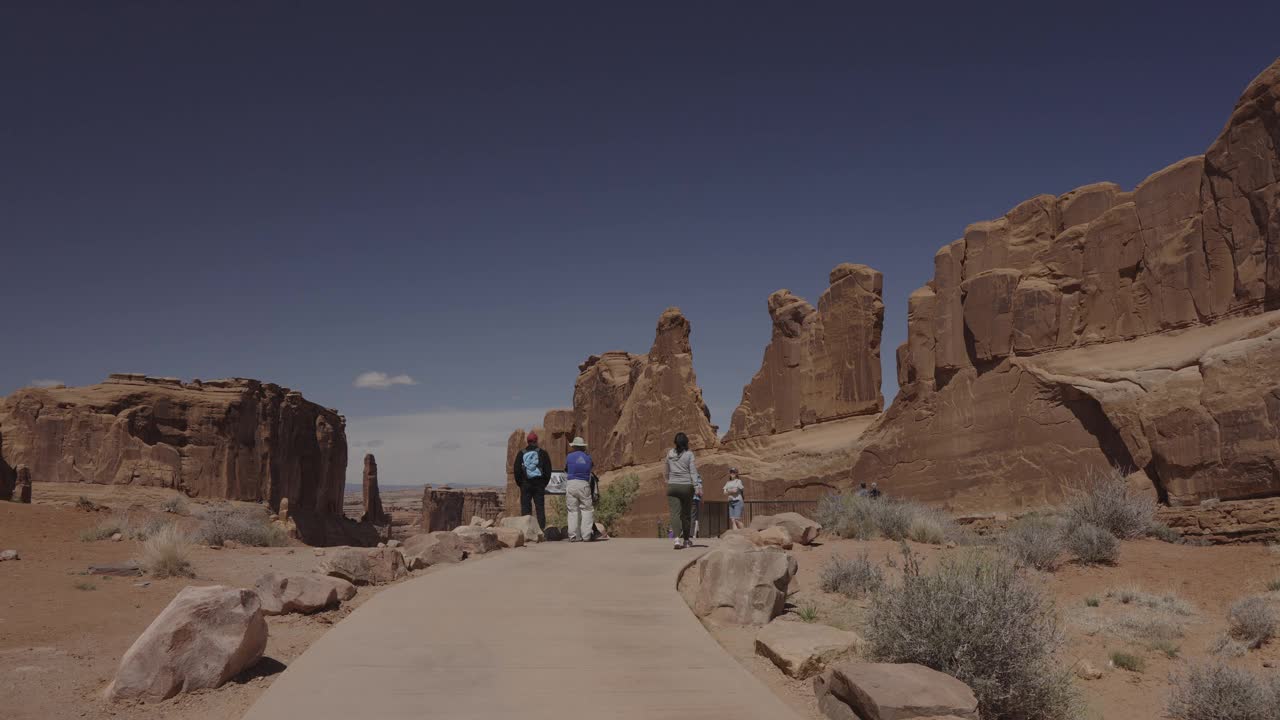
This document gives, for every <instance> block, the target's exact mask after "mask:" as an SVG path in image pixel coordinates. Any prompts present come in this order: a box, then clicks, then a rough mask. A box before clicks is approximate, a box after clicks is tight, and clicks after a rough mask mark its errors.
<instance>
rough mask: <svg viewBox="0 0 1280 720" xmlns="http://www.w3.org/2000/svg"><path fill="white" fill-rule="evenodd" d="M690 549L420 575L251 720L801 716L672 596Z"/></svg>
mask: <svg viewBox="0 0 1280 720" xmlns="http://www.w3.org/2000/svg"><path fill="white" fill-rule="evenodd" d="M694 552H695V551H688V550H686V551H681V552H673V551H672V549H671V545H670V544H669V543H668V542H667V541H666V540H659V539H643V540H642V539H616V540H612V541H610V542H607V543H573V544H569V543H542V544H531V545H526V546H525V548H524V549H523V550H521V551H519V552H502V553H495V554H493V555H491V556H487V557H484V558H476V559H470V560H467V561H466V562H464V563H461V564H459V565H457V566H454V567H447V568H443V569H441V570H440V571H438V572H431V573H427V574H425V575H422V576H419V577H416V578H413V579H411V580H408V581H406V582H403V583H400V584H398V585H395V586H393V587H390V588H388V589H386V590H384V591H382V592H381V593H378V594H377V595H375V596H374V597H372V598H370V599H369V600H368V601H367V602H365V603H364V604H363V605H361V606H360V607H359V608H357V609H356V610H355V612H353V613H352V614H351V615H350V616H348V617H347V618H346V619H344V620H343V621H342V622H340V623H338V624H337V625H335V626H334V627H333V629H332V630H330V631H329V632H328V633H326V634H325V635H324V636H323V637H321V638H320V639H319V640H318V641H316V643H315V644H314V645H312V646H311V647H310V648H309V649H308V650H307V651H306V652H305V653H303V654H302V656H301V657H299V658H297V659H296V660H294V661H293V662H292V663H290V665H289V668H288V669H287V670H285V672H284V673H283V674H281V675H280V677H279V678H277V679H276V681H275V682H274V683H272V684H271V687H269V688H268V689H267V691H266V692H265V693H263V694H262V696H261V697H260V698H258V700H257V702H256V703H255V704H254V705H253V707H252V708H250V709H249V712H248V713H247V714H246V715H245V716H244V717H245V720H280V718H291V717H298V718H307V720H351V719H352V718H366V717H368V718H375V717H376V718H378V719H379V720H400V719H401V718H405V719H408V718H413V719H414V720H421V719H428V720H430V719H433V718H442V719H443V718H448V719H449V720H467V719H473V720H517V719H518V720H543V719H545V720H565V718H566V717H570V716H576V715H585V716H592V717H599V718H609V719H610V720H663V719H665V718H671V719H672V720H724V719H725V718H733V720H798V718H797V716H796V715H795V713H794V712H792V711H791V710H790V709H789V708H788V707H787V706H786V705H785V704H783V703H782V701H781V700H779V699H778V697H777V696H775V695H774V694H773V693H772V692H770V691H769V690H768V689H767V688H765V687H764V686H763V685H761V684H760V682H759V681H757V680H756V679H755V678H754V677H753V676H752V675H751V674H750V673H749V672H748V671H747V670H746V669H745V668H743V667H742V666H741V665H739V664H738V662H737V661H735V660H734V659H733V658H732V657H730V656H729V655H728V654H727V653H726V652H725V651H724V650H723V649H722V648H721V647H720V645H719V644H717V643H716V642H715V640H713V639H712V638H711V636H710V635H708V634H707V632H706V630H705V629H703V627H702V626H701V625H700V624H699V623H698V621H697V619H696V618H695V617H694V615H693V613H691V612H689V608H688V606H687V605H685V604H684V601H682V600H681V599H680V596H679V595H678V594H677V593H676V590H675V582H676V574H677V573H678V571H679V570H680V568H681V567H682V566H683V565H684V564H686V563H688V562H690V561H691V560H693V559H694V558H695V557H696V556H695V555H694ZM513 593H514V594H513ZM513 603H515V604H514V605H513ZM353 688H354V689H358V691H353Z"/></svg>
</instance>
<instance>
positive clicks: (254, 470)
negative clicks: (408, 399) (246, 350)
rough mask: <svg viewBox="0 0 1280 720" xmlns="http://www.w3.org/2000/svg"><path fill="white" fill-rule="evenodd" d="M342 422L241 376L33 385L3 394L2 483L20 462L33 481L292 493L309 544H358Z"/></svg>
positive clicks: (116, 377)
mask: <svg viewBox="0 0 1280 720" xmlns="http://www.w3.org/2000/svg"><path fill="white" fill-rule="evenodd" d="M345 426H346V421H345V420H344V418H343V417H342V416H341V415H339V414H338V412H337V411H335V410H331V409H328V408H324V407H321V406H319V405H317V404H315V403H313V402H309V401H307V400H305V399H304V398H303V397H302V394H301V393H298V392H296V391H293V390H290V389H288V388H284V387H280V386H279V385H273V384H270V383H263V382H259V381H257V380H248V379H243V378H235V379H229V380H212V381H203V382H202V381H199V380H194V381H192V382H189V383H183V382H181V381H179V380H177V379H175V378H155V377H148V376H145V375H139V374H124V373H117V374H113V375H111V376H110V377H109V378H108V379H107V380H106V382H103V383H100V384H97V385H89V386H85V387H54V388H27V389H23V390H19V391H17V392H15V393H13V394H12V395H9V396H8V397H5V398H3V399H0V485H3V484H5V482H6V481H8V482H12V481H11V480H9V477H10V476H12V475H13V474H14V473H15V468H17V467H19V466H25V467H27V468H29V471H30V474H31V477H32V479H33V480H35V481H36V482H89V483H98V484H122V485H144V486H155V487H166V488H173V489H174V490H177V491H179V492H182V493H185V494H187V495H190V496H192V497H200V498H215V499H228V500H244V501H251V502H261V503H265V504H267V505H270V506H271V508H272V509H273V510H276V509H278V508H279V507H280V503H281V501H284V500H287V501H288V502H287V505H288V507H289V514H290V518H291V519H293V520H295V521H296V522H297V524H298V528H299V531H300V532H301V534H302V536H303V538H304V539H306V540H307V541H308V542H313V543H316V544H328V543H330V542H343V541H346V542H351V541H358V540H361V538H362V537H363V536H364V535H367V534H368V533H366V532H363V531H364V530H367V528H363V527H356V525H354V524H351V523H346V522H344V521H343V519H342V498H343V489H344V483H345V473H346V467H347V438H346V427H345ZM374 481H375V482H376V476H375V480H374ZM372 489H373V492H374V497H376V496H377V491H376V486H375V487H374V488H372ZM348 526H350V527H348ZM368 540H369V538H364V540H363V541H366V542H367V541H368ZM372 541H373V542H376V538H373V539H372ZM370 544H371V543H370Z"/></svg>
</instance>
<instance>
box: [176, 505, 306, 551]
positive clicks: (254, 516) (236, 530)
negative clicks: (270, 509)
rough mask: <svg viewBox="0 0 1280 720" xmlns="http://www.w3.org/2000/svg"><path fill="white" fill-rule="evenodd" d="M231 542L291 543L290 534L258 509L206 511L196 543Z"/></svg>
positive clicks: (276, 544) (217, 509)
mask: <svg viewBox="0 0 1280 720" xmlns="http://www.w3.org/2000/svg"><path fill="white" fill-rule="evenodd" d="M228 540H234V541H236V542H238V543H240V544H241V545H248V546H251V547H280V546H282V545H288V544H289V534H288V532H286V531H285V530H284V528H282V527H280V526H278V525H275V524H274V523H272V522H271V520H270V519H269V518H268V517H267V515H266V514H265V513H264V512H262V511H261V510H259V509H255V508H245V509H235V508H214V509H211V510H209V511H207V512H206V513H205V515H204V517H203V518H202V519H201V521H200V527H199V529H198V530H197V531H196V542H199V543H200V544H202V545H222V544H223V543H225V542H226V541H228Z"/></svg>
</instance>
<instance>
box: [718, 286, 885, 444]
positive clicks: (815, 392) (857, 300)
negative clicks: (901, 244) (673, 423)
mask: <svg viewBox="0 0 1280 720" xmlns="http://www.w3.org/2000/svg"><path fill="white" fill-rule="evenodd" d="M830 285H831V286H830V287H829V288H828V289H827V291H826V292H824V293H822V297H821V298H819V299H818V308H817V309H816V310H815V309H814V307H813V306H812V305H810V304H809V303H807V302H805V301H804V300H803V299H801V298H799V297H796V296H795V295H793V294H792V293H791V291H790V290H779V291H777V292H775V293H773V294H772V295H770V296H769V317H770V319H771V320H772V321H773V337H772V339H771V340H770V341H769V345H768V347H766V348H765V351H764V361H763V362H762V363H761V365H760V371H759V372H757V373H756V374H755V377H753V378H751V382H750V384H748V385H747V386H746V388H744V389H743V391H742V404H740V405H739V406H738V408H737V409H736V410H735V411H734V413H733V419H732V420H731V421H730V424H729V432H728V434H727V435H726V436H725V440H726V441H731V440H738V439H742V438H747V437H752V436H757V435H772V434H774V433H779V432H785V431H787V430H794V429H796V428H799V427H804V426H806V425H813V424H814V423H819V422H824V421H827V420H837V419H840V418H845V417H850V416H853V415H869V414H875V413H878V412H880V410H881V409H882V408H883V407H884V397H883V396H882V395H881V394H880V332H881V330H882V329H883V328H884V302H883V300H882V293H883V287H884V277H883V276H882V275H881V274H880V273H879V272H878V271H876V270H873V269H871V268H869V267H867V266H865V265H853V264H850V263H845V264H843V265H840V266H838V267H836V268H835V269H834V270H832V271H831V275H830Z"/></svg>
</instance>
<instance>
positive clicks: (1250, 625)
mask: <svg viewBox="0 0 1280 720" xmlns="http://www.w3.org/2000/svg"><path fill="white" fill-rule="evenodd" d="M1227 627H1228V634H1230V635H1231V638H1232V639H1233V640H1239V641H1240V642H1243V643H1244V644H1245V645H1247V646H1248V647H1249V648H1252V649H1257V648H1260V647H1262V645H1263V643H1265V642H1267V641H1268V640H1270V639H1271V638H1273V637H1275V634H1276V611H1275V609H1273V608H1272V607H1271V604H1270V603H1269V602H1267V599H1266V598H1264V597H1261V596H1258V595H1254V596H1251V597H1247V598H1244V599H1241V600H1237V601H1236V603H1235V604H1234V605H1232V606H1231V610H1230V611H1228V613H1227Z"/></svg>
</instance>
